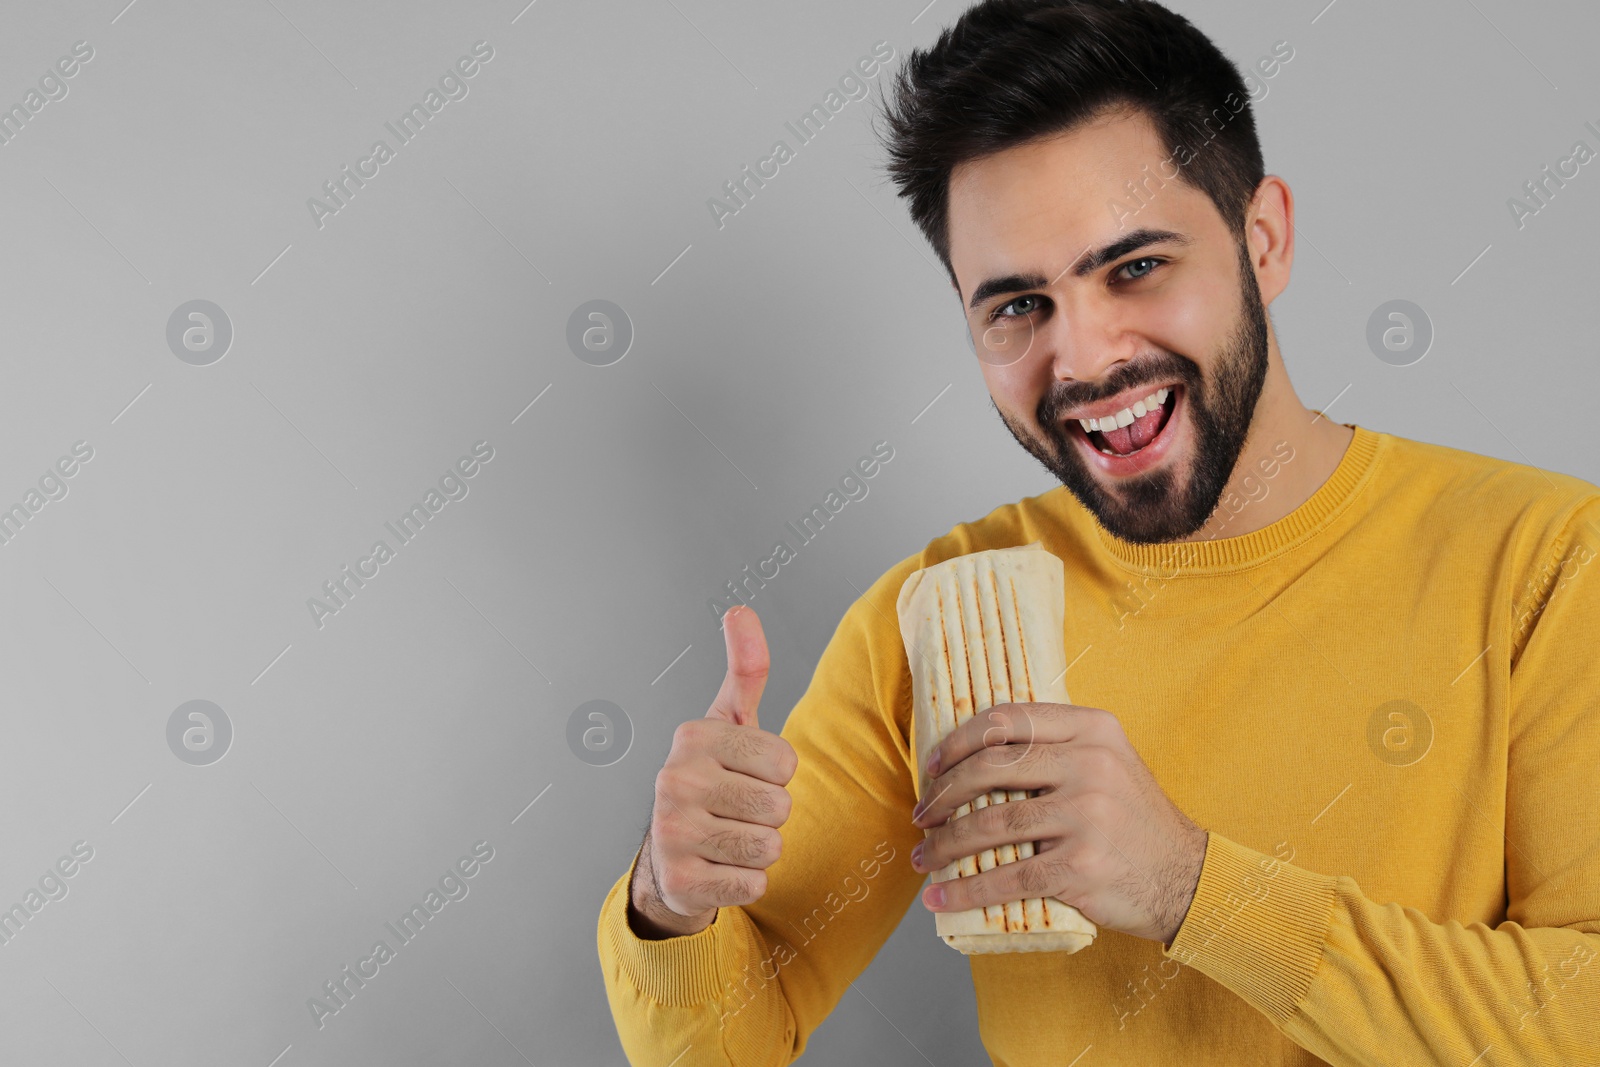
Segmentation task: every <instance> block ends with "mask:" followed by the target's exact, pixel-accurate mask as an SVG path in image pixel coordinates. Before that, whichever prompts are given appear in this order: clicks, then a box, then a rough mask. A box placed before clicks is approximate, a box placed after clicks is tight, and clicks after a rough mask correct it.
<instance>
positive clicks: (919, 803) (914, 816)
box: [911, 800, 928, 823]
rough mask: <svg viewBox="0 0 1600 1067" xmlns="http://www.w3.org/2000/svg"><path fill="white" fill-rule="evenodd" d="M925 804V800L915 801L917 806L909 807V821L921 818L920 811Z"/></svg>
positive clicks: (924, 807) (926, 803) (923, 808)
mask: <svg viewBox="0 0 1600 1067" xmlns="http://www.w3.org/2000/svg"><path fill="white" fill-rule="evenodd" d="M927 806H928V802H927V801H926V800H919V801H917V806H916V807H914V808H912V809H911V821H912V822H913V823H914V822H916V821H917V820H918V819H920V818H922V813H923V811H924V810H925V809H926V808H927Z"/></svg>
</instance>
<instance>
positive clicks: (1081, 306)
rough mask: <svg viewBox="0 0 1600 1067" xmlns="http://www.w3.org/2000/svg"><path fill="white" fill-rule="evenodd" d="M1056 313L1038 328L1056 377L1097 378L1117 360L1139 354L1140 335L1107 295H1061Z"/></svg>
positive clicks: (1113, 365) (1128, 358)
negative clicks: (1073, 296)
mask: <svg viewBox="0 0 1600 1067" xmlns="http://www.w3.org/2000/svg"><path fill="white" fill-rule="evenodd" d="M1056 307H1057V313H1056V314H1055V315H1053V316H1051V318H1050V320H1049V321H1048V322H1046V323H1044V324H1043V326H1042V327H1041V328H1040V329H1039V336H1038V337H1037V338H1036V339H1035V343H1037V344H1040V345H1043V346H1044V349H1045V354H1046V355H1047V356H1048V357H1049V361H1050V369H1051V373H1052V374H1053V375H1054V376H1055V378H1056V380H1058V381H1074V380H1076V381H1086V382H1087V381H1096V380H1098V379H1100V378H1103V377H1105V376H1106V374H1108V373H1109V372H1110V371H1111V370H1113V369H1114V368H1115V367H1116V366H1117V364H1119V363H1127V362H1129V361H1131V360H1132V359H1133V358H1134V357H1135V356H1137V355H1138V353H1139V351H1140V349H1139V339H1138V336H1137V335H1136V334H1135V332H1134V331H1133V330H1132V329H1131V328H1130V326H1129V321H1130V316H1129V315H1128V314H1127V311H1126V309H1125V308H1121V307H1119V306H1118V304H1117V302H1116V301H1115V300H1113V299H1112V298H1111V297H1110V296H1109V295H1107V294H1103V293H1097V294H1075V298H1068V297H1065V296H1063V297H1061V298H1059V299H1058V300H1057V303H1056Z"/></svg>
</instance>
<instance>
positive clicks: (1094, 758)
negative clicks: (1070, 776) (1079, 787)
mask: <svg viewBox="0 0 1600 1067" xmlns="http://www.w3.org/2000/svg"><path fill="white" fill-rule="evenodd" d="M1082 759H1083V766H1082V768H1081V771H1080V773H1081V775H1082V777H1083V779H1084V780H1085V781H1089V782H1096V783H1104V782H1109V781H1110V780H1111V779H1112V776H1113V775H1115V774H1116V771H1117V767H1118V765H1119V764H1118V760H1117V757H1116V755H1115V754H1114V753H1113V752H1112V751H1111V750H1110V749H1109V748H1102V747H1100V746H1098V745H1097V746H1095V747H1092V748H1086V749H1084V750H1083V756H1082Z"/></svg>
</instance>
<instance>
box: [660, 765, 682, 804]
mask: <svg viewBox="0 0 1600 1067" xmlns="http://www.w3.org/2000/svg"><path fill="white" fill-rule="evenodd" d="M682 787H683V772H682V771H681V770H679V769H678V768H677V767H674V766H673V765H672V764H671V763H668V764H667V765H666V766H664V767H662V768H661V769H660V770H659V771H657V772H656V792H658V793H665V794H666V795H667V796H669V797H672V796H677V795H678V794H679V793H680V792H681V791H682Z"/></svg>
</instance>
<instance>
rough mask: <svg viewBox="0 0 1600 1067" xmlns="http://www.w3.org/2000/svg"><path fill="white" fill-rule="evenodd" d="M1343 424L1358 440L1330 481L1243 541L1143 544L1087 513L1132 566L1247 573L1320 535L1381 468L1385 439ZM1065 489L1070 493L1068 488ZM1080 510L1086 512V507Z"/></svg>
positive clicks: (1108, 546) (1109, 547)
mask: <svg viewBox="0 0 1600 1067" xmlns="http://www.w3.org/2000/svg"><path fill="white" fill-rule="evenodd" d="M1344 425H1346V426H1349V427H1350V428H1351V429H1353V430H1354V431H1355V436H1354V437H1352V438H1351V441H1350V444H1349V445H1347V446H1346V447H1345V452H1344V456H1343V457H1342V458H1341V459H1340V460H1339V465H1338V466H1337V467H1335V468H1334V470H1333V473H1332V474H1331V475H1329V476H1328V479H1327V481H1325V482H1323V483H1322V485H1321V486H1320V487H1319V488H1318V489H1317V491H1316V492H1314V493H1312V494H1311V496H1310V497H1308V498H1307V499H1306V500H1305V502H1304V503H1302V504H1301V505H1300V506H1299V507H1297V508H1295V509H1294V510H1293V511H1291V512H1289V514H1287V515H1285V516H1284V517H1283V518H1281V519H1279V520H1278V521H1276V522H1274V523H1271V524H1269V525H1267V526H1263V527H1262V528H1261V529H1259V530H1254V531H1252V532H1250V533H1247V534H1241V535H1240V536H1238V537H1217V538H1213V539H1210V540H1203V541H1179V542H1164V543H1159V544H1141V543H1138V542H1133V541H1124V540H1122V539H1121V538H1119V537H1117V536H1116V535H1114V534H1112V533H1111V532H1110V531H1108V530H1106V529H1105V528H1104V527H1103V526H1101V525H1100V523H1099V521H1098V520H1096V519H1095V518H1094V516H1093V515H1092V514H1090V513H1089V512H1088V511H1087V509H1083V510H1084V514H1085V515H1087V516H1088V517H1089V520H1090V522H1091V523H1092V524H1093V526H1094V529H1095V533H1096V534H1097V535H1098V536H1099V539H1100V544H1101V546H1102V547H1104V548H1105V550H1106V551H1107V552H1108V553H1110V554H1111V556H1113V557H1114V558H1116V559H1117V560H1120V561H1121V562H1122V563H1124V564H1127V565H1128V566H1130V567H1132V568H1135V569H1140V570H1142V569H1146V568H1149V569H1154V570H1158V571H1160V572H1162V573H1170V572H1171V571H1172V570H1173V569H1174V568H1175V567H1176V568H1181V569H1182V570H1183V571H1185V572H1187V573H1191V574H1193V573H1210V574H1220V573H1226V572H1230V571H1239V570H1244V569H1246V568H1248V567H1252V566H1255V565H1256V564H1259V563H1262V562H1265V561H1266V560H1267V559H1270V558H1271V557H1273V556H1276V555H1279V554H1280V553H1283V552H1286V551H1288V550H1289V549H1290V548H1293V547H1294V546H1295V545H1297V544H1299V543H1300V542H1302V541H1304V540H1305V539H1307V538H1308V537H1310V536H1312V535H1313V534H1315V533H1316V532H1317V531H1318V530H1320V529H1322V528H1323V527H1324V526H1326V525H1327V524H1328V523H1329V522H1330V521H1331V520H1332V519H1333V518H1334V517H1335V516H1336V515H1338V514H1339V513H1340V512H1342V511H1344V510H1345V508H1346V507H1347V506H1348V505H1349V504H1350V502H1351V501H1352V500H1354V499H1355V497H1356V495H1357V493H1358V492H1359V491H1360V490H1361V488H1362V487H1363V486H1364V485H1365V484H1366V482H1367V481H1368V476H1369V475H1370V474H1371V472H1372V470H1373V468H1374V466H1375V465H1376V460H1377V458H1378V454H1379V452H1380V451H1381V449H1382V446H1383V438H1384V437H1385V435H1384V434H1380V433H1376V432H1374V431H1372V430H1368V429H1366V428H1364V427H1361V426H1357V425H1356V424H1354V423H1348V422H1347V423H1345V424H1344ZM1061 491H1062V492H1063V493H1065V492H1066V489H1065V488H1063V489H1062V490H1061ZM1074 502H1076V501H1074ZM1079 508H1080V509H1081V508H1082V505H1081V504H1080V505H1079Z"/></svg>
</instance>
